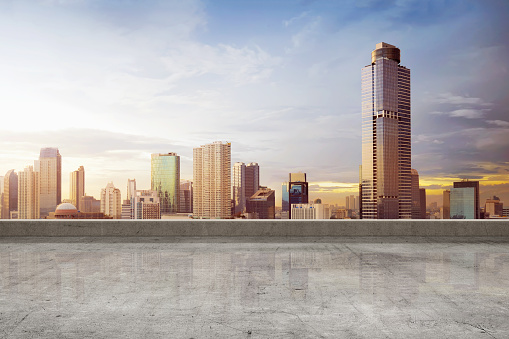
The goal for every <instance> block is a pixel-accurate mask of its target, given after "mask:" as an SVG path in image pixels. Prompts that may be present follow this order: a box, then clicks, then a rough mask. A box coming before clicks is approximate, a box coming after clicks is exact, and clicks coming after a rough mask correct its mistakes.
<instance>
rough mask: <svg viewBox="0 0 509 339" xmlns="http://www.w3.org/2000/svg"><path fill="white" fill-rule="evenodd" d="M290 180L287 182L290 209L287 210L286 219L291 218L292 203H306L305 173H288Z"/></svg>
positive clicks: (307, 197) (306, 186) (306, 183)
mask: <svg viewBox="0 0 509 339" xmlns="http://www.w3.org/2000/svg"><path fill="white" fill-rule="evenodd" d="M289 177H290V181H289V182H288V200H289V201H288V202H289V207H290V210H289V211H288V219H292V205H293V204H307V203H308V199H309V196H308V182H307V181H306V173H290V175H289Z"/></svg>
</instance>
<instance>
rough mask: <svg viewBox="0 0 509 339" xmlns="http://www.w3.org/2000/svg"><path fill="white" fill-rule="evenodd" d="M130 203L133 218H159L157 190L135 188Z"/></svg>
mask: <svg viewBox="0 0 509 339" xmlns="http://www.w3.org/2000/svg"><path fill="white" fill-rule="evenodd" d="M132 203H133V207H134V219H161V204H160V199H159V193H158V192H157V191H153V190H136V191H134V196H133V198H132Z"/></svg>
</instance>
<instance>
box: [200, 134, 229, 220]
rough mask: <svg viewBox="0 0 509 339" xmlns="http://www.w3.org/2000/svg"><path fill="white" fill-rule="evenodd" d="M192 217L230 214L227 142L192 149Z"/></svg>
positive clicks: (214, 216) (223, 216) (218, 216)
mask: <svg viewBox="0 0 509 339" xmlns="http://www.w3.org/2000/svg"><path fill="white" fill-rule="evenodd" d="M193 185H194V187H193V217H195V218H219V219H225V218H231V143H229V142H226V143H222V142H221V141H215V142H214V143H212V144H207V145H203V146H200V147H197V148H194V149H193Z"/></svg>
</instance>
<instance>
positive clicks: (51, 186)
mask: <svg viewBox="0 0 509 339" xmlns="http://www.w3.org/2000/svg"><path fill="white" fill-rule="evenodd" d="M35 171H36V172H39V181H40V185H41V187H40V194H41V199H40V206H41V212H40V214H41V218H44V217H46V216H48V215H49V213H50V212H54V211H55V209H56V207H57V205H59V204H60V203H61V202H62V157H61V156H60V152H59V151H58V148H41V153H40V155H39V161H36V162H35Z"/></svg>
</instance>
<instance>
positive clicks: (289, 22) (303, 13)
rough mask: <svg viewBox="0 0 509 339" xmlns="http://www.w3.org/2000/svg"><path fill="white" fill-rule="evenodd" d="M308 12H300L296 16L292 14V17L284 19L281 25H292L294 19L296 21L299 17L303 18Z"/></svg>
mask: <svg viewBox="0 0 509 339" xmlns="http://www.w3.org/2000/svg"><path fill="white" fill-rule="evenodd" d="M308 13H309V12H302V13H301V14H299V15H297V16H294V17H293V18H291V19H289V20H284V21H283V25H284V26H285V27H288V26H290V25H292V24H293V23H294V22H295V21H298V20H300V19H303V18H305V17H306V16H307V15H308Z"/></svg>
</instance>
